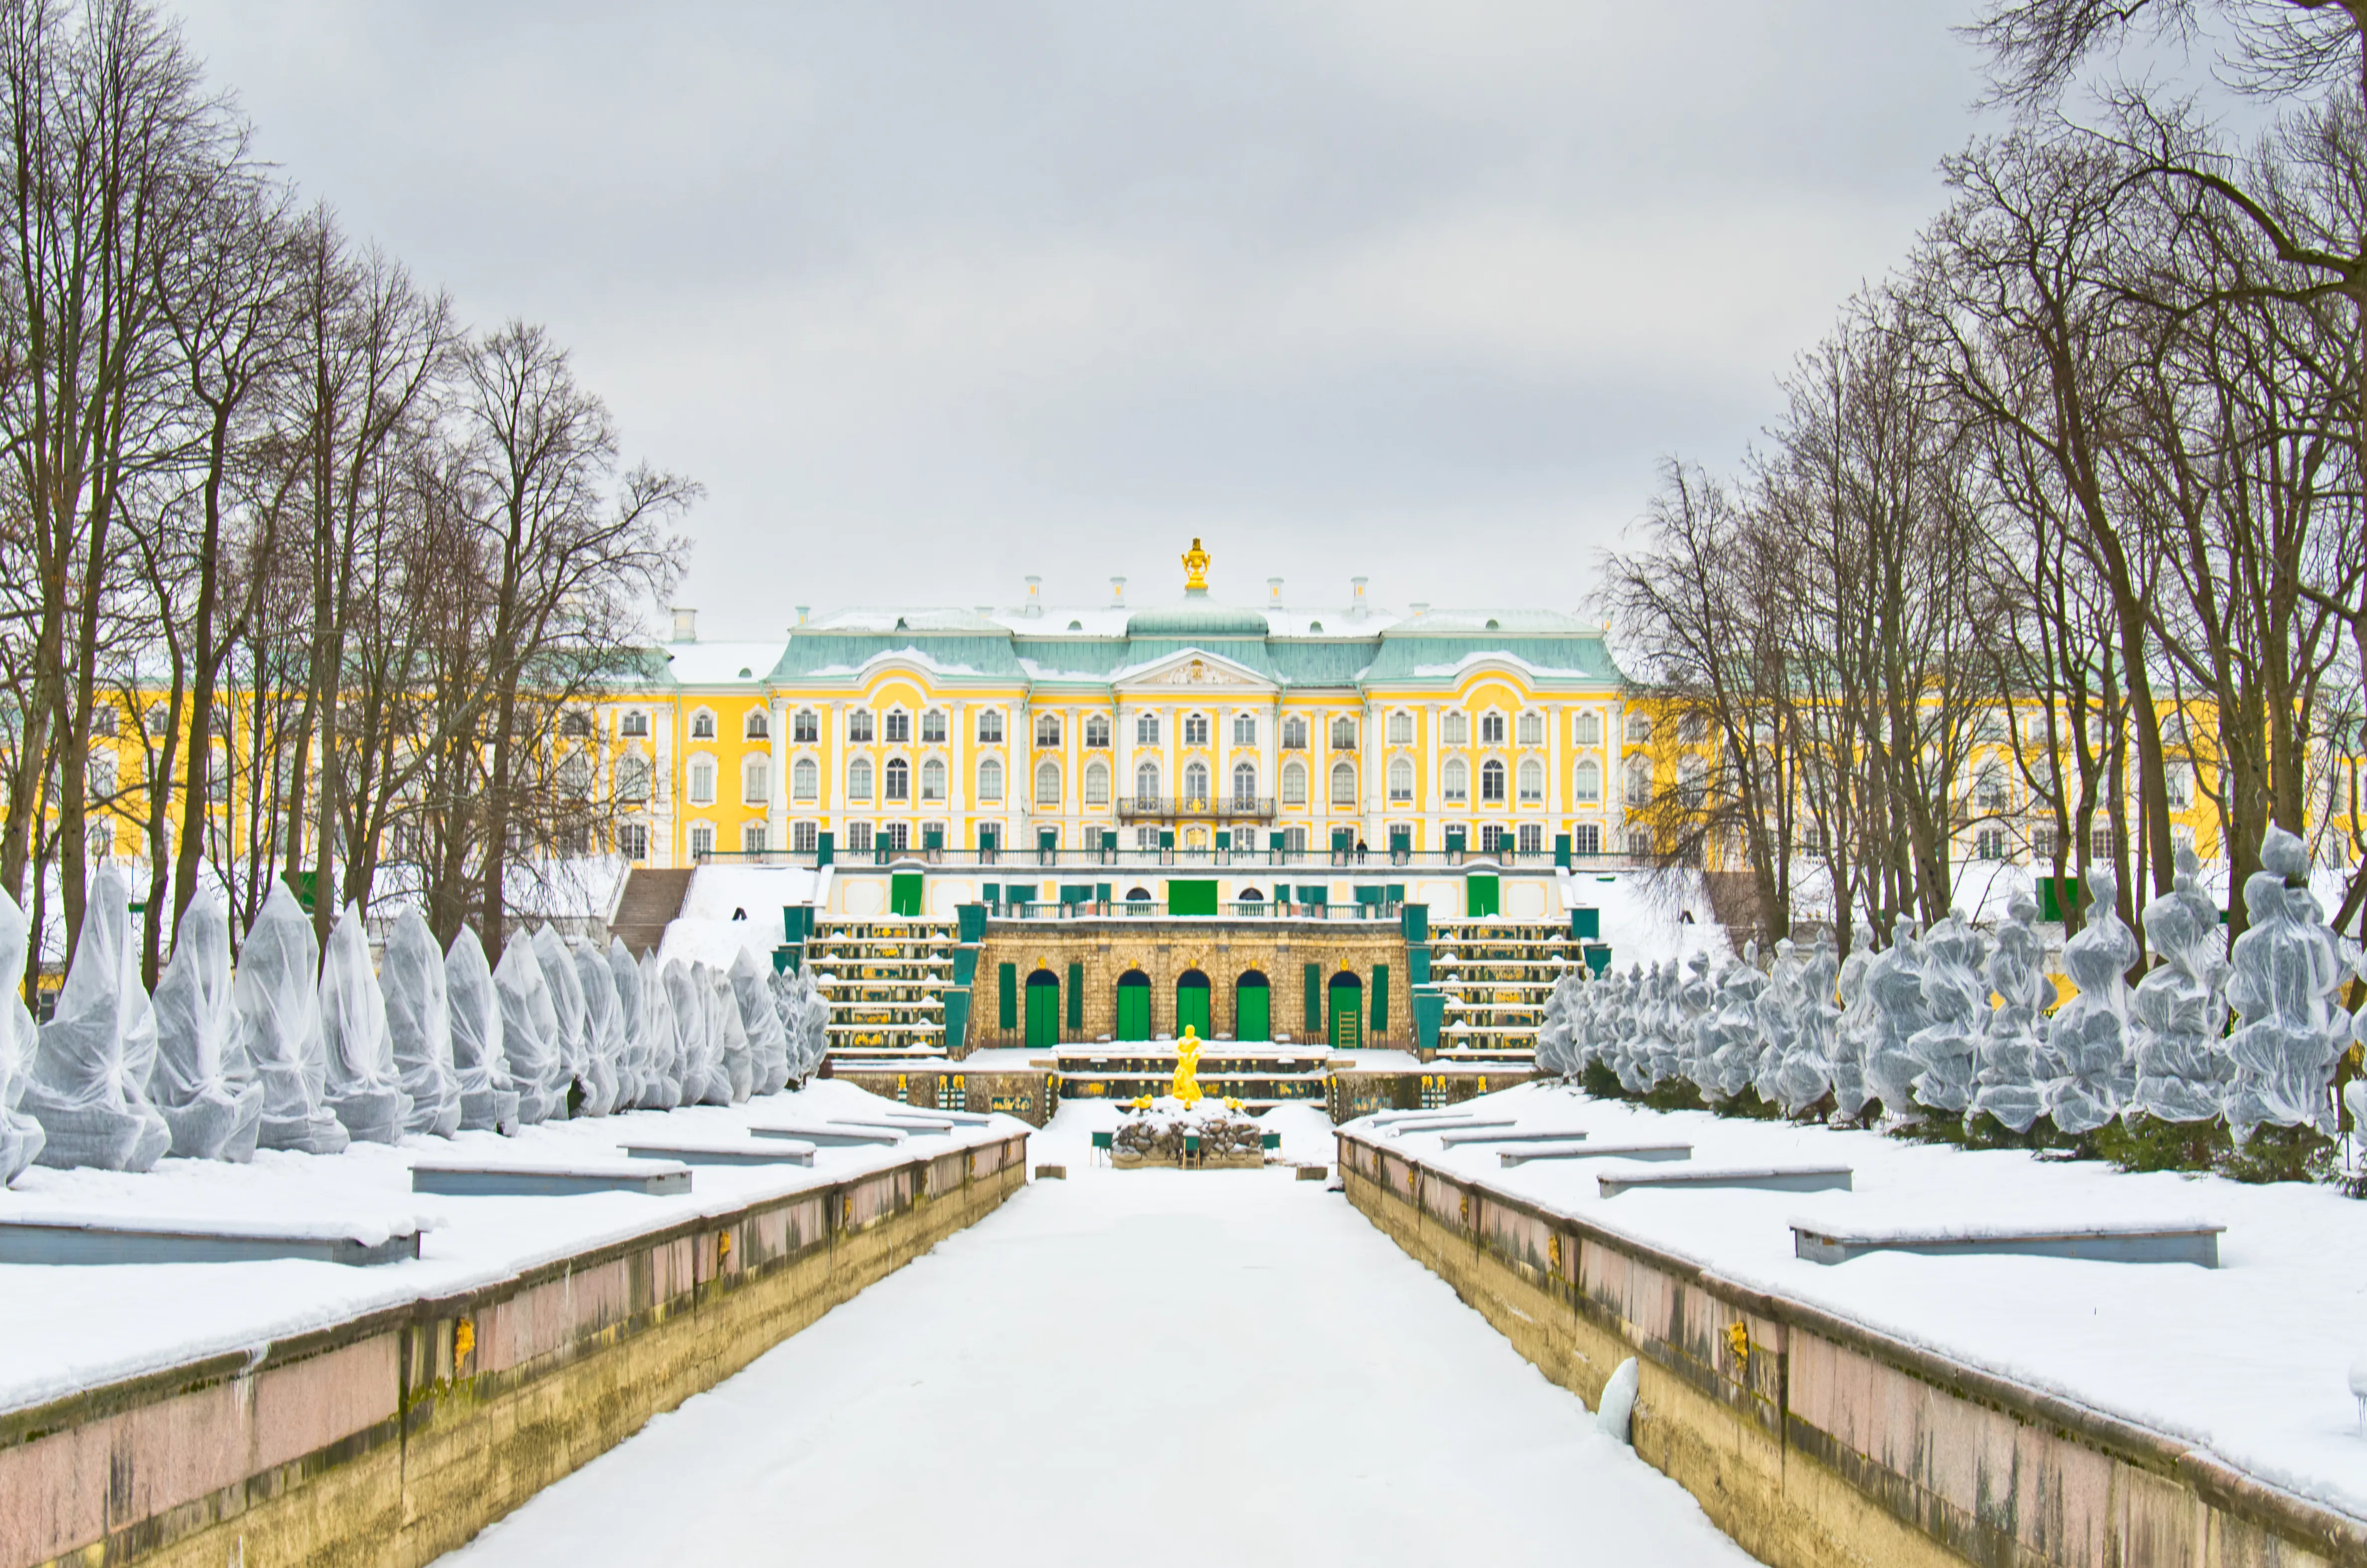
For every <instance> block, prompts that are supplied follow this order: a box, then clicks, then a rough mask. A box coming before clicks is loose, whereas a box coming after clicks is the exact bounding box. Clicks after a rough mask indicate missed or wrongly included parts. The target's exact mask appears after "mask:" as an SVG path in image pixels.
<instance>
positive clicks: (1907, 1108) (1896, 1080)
mask: <svg viewBox="0 0 2367 1568" xmlns="http://www.w3.org/2000/svg"><path fill="white" fill-rule="evenodd" d="M1918 928H1919V927H1918V926H1917V925H1916V923H1915V922H1914V921H1912V920H1908V919H1901V920H1900V921H1899V922H1898V924H1897V926H1894V927H1893V928H1892V932H1891V938H1890V946H1888V947H1887V948H1885V949H1883V950H1882V951H1881V952H1879V953H1876V954H1875V955H1874V961H1873V962H1871V963H1869V964H1867V965H1866V967H1865V989H1866V994H1867V996H1868V998H1869V999H1870V1000H1871V1001H1872V1003H1873V1005H1874V1019H1873V1022H1874V1040H1873V1042H1872V1047H1871V1049H1870V1050H1868V1051H1867V1052H1866V1057H1865V1085H1866V1089H1867V1091H1868V1092H1869V1093H1870V1094H1872V1096H1874V1098H1875V1099H1877V1100H1880V1101H1881V1102H1882V1116H1883V1119H1884V1120H1885V1121H1886V1122H1889V1123H1894V1124H1897V1123H1904V1122H1910V1121H1915V1120H1918V1119H1920V1117H1921V1115H1922V1112H1921V1110H1920V1108H1919V1107H1918V1106H1917V1105H1916V1103H1915V1080H1916V1078H1917V1077H1918V1076H1920V1074H1922V1071H1923V1062H1922V1061H1921V1059H1920V1058H1919V1057H1918V1056H1917V1055H1916V1054H1915V1052H1914V1051H1913V1049H1912V1048H1911V1047H1910V1046H1909V1045H1908V1041H1909V1040H1913V1039H1914V1038H1915V1036H1916V1034H1917V1033H1918V1032H1919V1031H1920V1030H1921V1029H1922V1028H1924V1027H1925V1026H1926V1025H1928V1024H1929V1023H1931V1008H1930V1007H1929V1006H1927V1005H1926V1004H1925V1002H1924V1000H1923V944H1922V943H1921V942H1920V941H1918V940H1917V939H1916V932H1917V930H1918Z"/></svg>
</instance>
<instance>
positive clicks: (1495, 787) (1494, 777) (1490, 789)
mask: <svg viewBox="0 0 2367 1568" xmlns="http://www.w3.org/2000/svg"><path fill="white" fill-rule="evenodd" d="M1479 798H1480V799H1481V800H1482V801H1501V800H1502V799H1503V798H1504V765H1503V764H1502V763H1501V762H1498V761H1497V760H1496V759H1495V758H1494V757H1492V756H1491V757H1489V759H1488V760H1487V761H1485V762H1483V763H1481V764H1480V765H1479Z"/></svg>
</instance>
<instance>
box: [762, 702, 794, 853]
mask: <svg viewBox="0 0 2367 1568" xmlns="http://www.w3.org/2000/svg"><path fill="white" fill-rule="evenodd" d="M788 846H789V705H788V704H787V702H785V701H783V700H782V699H779V698H777V697H776V698H775V699H773V776H772V778H770V779H768V780H767V781H766V788H765V791H764V847H765V848H767V849H787V847H788Z"/></svg>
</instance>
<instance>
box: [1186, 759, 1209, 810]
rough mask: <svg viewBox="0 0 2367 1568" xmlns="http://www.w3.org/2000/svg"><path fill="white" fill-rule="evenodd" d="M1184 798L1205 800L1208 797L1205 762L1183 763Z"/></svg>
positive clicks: (1206, 766)
mask: <svg viewBox="0 0 2367 1568" xmlns="http://www.w3.org/2000/svg"><path fill="white" fill-rule="evenodd" d="M1183 798H1184V799H1185V800H1187V801H1205V800H1206V799H1207V798H1208V765H1207V764H1206V763H1205V762H1192V763H1186V764H1185V765H1184V767H1183Z"/></svg>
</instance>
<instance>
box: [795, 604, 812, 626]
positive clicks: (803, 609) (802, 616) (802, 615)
mask: <svg viewBox="0 0 2367 1568" xmlns="http://www.w3.org/2000/svg"><path fill="white" fill-rule="evenodd" d="M812 608H813V606H811V605H799V606H798V625H799V626H803V625H804V624H805V623H806V613H807V612H808V611H809V610H810V609H812Z"/></svg>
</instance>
